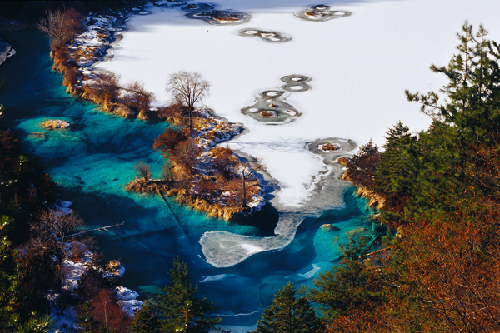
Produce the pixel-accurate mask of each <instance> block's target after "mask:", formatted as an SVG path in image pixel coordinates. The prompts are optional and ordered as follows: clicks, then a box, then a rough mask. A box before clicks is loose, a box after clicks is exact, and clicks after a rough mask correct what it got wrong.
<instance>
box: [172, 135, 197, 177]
mask: <svg viewBox="0 0 500 333" xmlns="http://www.w3.org/2000/svg"><path fill="white" fill-rule="evenodd" d="M197 156H198V147H197V146H196V144H195V143H194V141H193V140H192V139H187V140H186V141H182V142H180V143H179V144H178V145H177V147H176V148H175V156H174V160H175V161H176V162H177V163H178V164H180V165H183V166H185V167H186V168H187V169H188V170H189V171H190V173H191V174H192V173H193V168H194V165H195V163H196V157H197Z"/></svg>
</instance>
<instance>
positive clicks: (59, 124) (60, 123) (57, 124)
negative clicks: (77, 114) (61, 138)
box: [42, 119, 71, 130]
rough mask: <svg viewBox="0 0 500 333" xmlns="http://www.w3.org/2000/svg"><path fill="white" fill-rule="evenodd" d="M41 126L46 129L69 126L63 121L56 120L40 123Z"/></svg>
mask: <svg viewBox="0 0 500 333" xmlns="http://www.w3.org/2000/svg"><path fill="white" fill-rule="evenodd" d="M42 126H43V127H45V128H46V129H50V130H52V129H62V128H69V127H70V126H71V124H70V123H68V122H67V121H64V120H60V119H56V120H47V121H44V122H43V123H42Z"/></svg>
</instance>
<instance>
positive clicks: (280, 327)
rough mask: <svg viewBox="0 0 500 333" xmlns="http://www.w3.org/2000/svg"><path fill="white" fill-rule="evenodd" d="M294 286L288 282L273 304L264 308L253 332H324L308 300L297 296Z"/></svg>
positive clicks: (275, 297) (275, 296)
mask: <svg viewBox="0 0 500 333" xmlns="http://www.w3.org/2000/svg"><path fill="white" fill-rule="evenodd" d="M296 294H297V293H296V289H295V287H294V286H293V285H292V284H291V283H290V282H288V284H287V285H286V286H284V287H283V289H282V290H280V291H279V292H278V293H277V294H276V295H274V299H273V304H271V305H269V306H268V307H267V308H266V309H264V311H263V313H262V320H259V321H258V323H257V330H256V331H254V332H253V333H315V332H324V327H323V324H322V323H321V321H320V319H319V318H316V315H315V313H314V309H313V308H312V307H311V305H310V304H309V301H308V300H307V299H306V298H305V297H304V296H300V297H298V298H297V295H296Z"/></svg>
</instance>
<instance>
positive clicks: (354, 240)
mask: <svg viewBox="0 0 500 333" xmlns="http://www.w3.org/2000/svg"><path fill="white" fill-rule="evenodd" d="M340 247H341V249H342V252H343V253H344V256H343V258H342V262H341V264H340V265H339V266H338V267H334V268H332V270H328V271H326V272H324V273H320V276H319V277H318V278H316V279H315V280H314V286H315V287H316V289H312V290H309V297H310V298H311V299H312V301H314V302H315V303H318V304H320V305H321V312H322V314H323V315H324V316H325V317H326V318H328V320H333V319H335V318H338V317H339V316H342V315H344V314H346V313H347V312H348V311H351V310H354V309H357V310H368V309H370V308H372V307H373V306H375V305H376V304H378V303H379V302H380V301H381V297H382V296H381V295H382V289H381V286H380V285H379V279H378V278H377V275H376V274H374V273H373V272H372V271H370V270H367V269H366V267H365V264H364V261H365V260H366V258H367V249H368V248H367V245H366V241H365V239H364V238H363V237H358V236H356V235H354V236H351V237H350V238H349V244H347V245H345V246H344V245H340Z"/></svg>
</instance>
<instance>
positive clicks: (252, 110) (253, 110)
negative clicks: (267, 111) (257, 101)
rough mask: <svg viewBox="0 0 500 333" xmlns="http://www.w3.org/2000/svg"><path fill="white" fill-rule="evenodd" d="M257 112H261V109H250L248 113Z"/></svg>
mask: <svg viewBox="0 0 500 333" xmlns="http://www.w3.org/2000/svg"><path fill="white" fill-rule="evenodd" d="M257 111H259V109H257V108H250V109H248V112H257Z"/></svg>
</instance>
